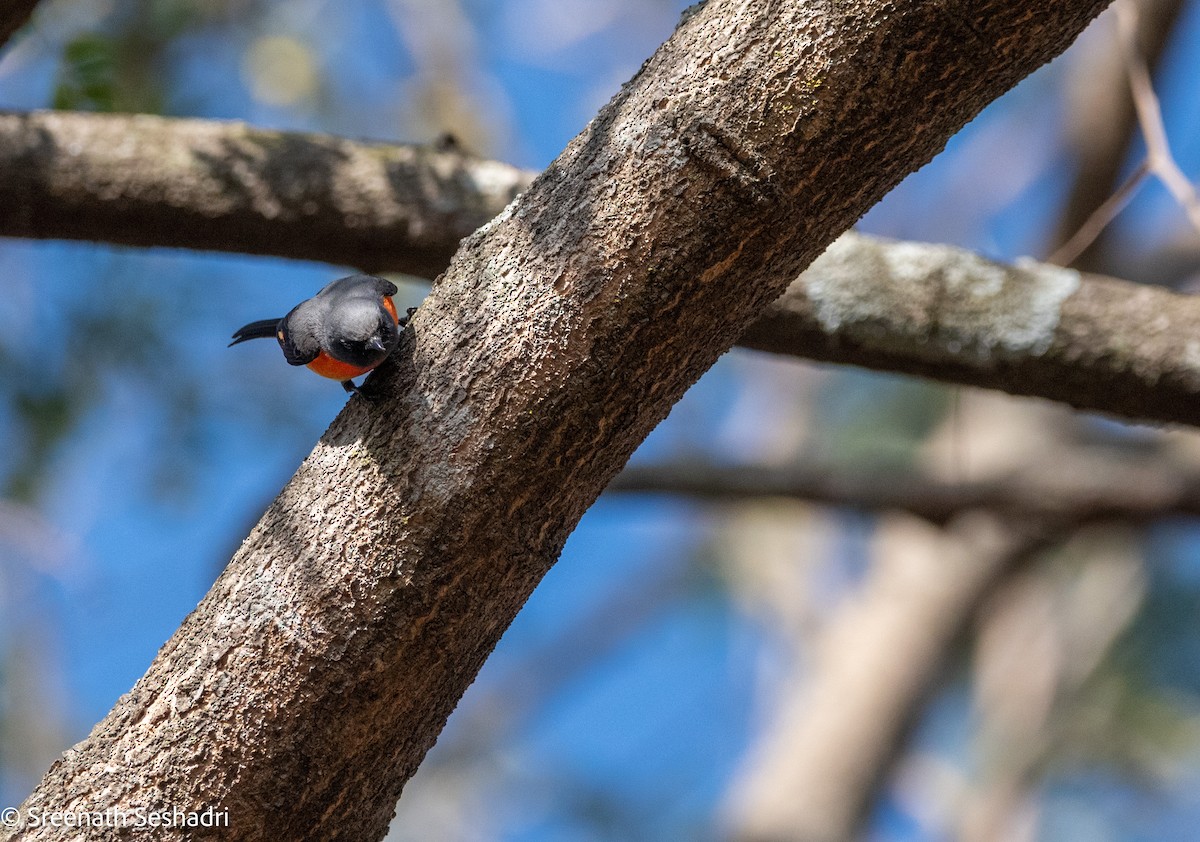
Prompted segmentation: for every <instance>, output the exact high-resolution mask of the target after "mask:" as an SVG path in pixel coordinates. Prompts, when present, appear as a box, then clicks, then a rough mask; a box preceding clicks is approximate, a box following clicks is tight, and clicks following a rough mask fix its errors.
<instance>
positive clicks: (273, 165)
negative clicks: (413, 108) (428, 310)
mask: <svg viewBox="0 0 1200 842" xmlns="http://www.w3.org/2000/svg"><path fill="white" fill-rule="evenodd" d="M149 162H152V164H151V165H148V163H149ZM531 179H532V176H531V175H530V174H529V173H526V172H525V171H523V170H519V169H517V168H516V167H511V166H508V165H507V164H501V163H497V162H494V161H484V160H480V159H476V158H472V157H471V156H468V155H465V154H463V153H462V152H461V151H458V150H454V149H446V150H438V149H433V148H428V147H419V146H398V145H391V144H368V143H355V142H352V141H348V140H343V139H341V138H334V137H328V136H324V135H316V134H299V133H293V132H277V131H268V130H265V129H256V128H251V127H249V126H247V125H245V124H243V123H219V122H215V121H212V120H178V119H164V118H161V117H152V116H147V115H116V116H114V115H96V114H72V113H69V112H33V113H25V114H17V113H12V114H0V183H3V184H4V186H5V196H6V199H5V201H4V202H2V203H0V232H3V233H4V234H5V235H7V236H16V237H34V238H41V239H44V238H64V239H82V240H104V241H106V242H110V243H118V244H121V245H131V246H163V245H171V246H179V247H183V248H194V249H216V250H219V251H239V252H245V253H248V254H286V255H288V256H289V257H298V258H305V259H310V260H324V261H328V262H330V263H345V264H350V265H352V266H356V267H358V268H360V269H363V270H366V271H379V270H383V269H392V268H400V269H402V270H403V271H405V272H409V273H411V274H414V275H420V276H424V277H430V278H432V277H434V276H435V275H436V274H437V273H438V272H441V271H442V270H443V269H445V268H446V266H447V264H449V262H450V257H451V256H452V255H453V254H454V251H455V249H456V248H457V247H458V242H459V241H460V240H461V239H462V238H463V237H465V236H467V235H468V234H470V233H471V232H472V231H474V230H475V229H476V228H478V227H479V226H480V225H482V224H483V223H485V222H487V221H488V220H489V219H491V218H492V217H494V216H495V215H496V214H498V213H499V212H500V211H501V210H503V208H504V206H505V205H507V204H508V203H509V202H510V201H511V200H512V199H513V197H514V196H516V195H517V193H519V192H520V191H521V190H523V189H524V188H525V187H527V186H528V185H529V182H530V180H531Z"/></svg>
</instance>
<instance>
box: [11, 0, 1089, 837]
mask: <svg viewBox="0 0 1200 842" xmlns="http://www.w3.org/2000/svg"><path fill="white" fill-rule="evenodd" d="M1104 5H1105V3H1104V2H1100V0H1063V2H1060V3H1055V4H1051V5H1045V4H1036V5H1034V4H1030V3H1028V2H1018V0H980V2H977V3H975V4H973V6H972V9H971V15H970V17H969V19H966V18H963V17H962V16H961V15H960V13H959V11H958V10H957V8H955V7H951V6H946V5H943V4H934V3H920V2H904V3H886V4H885V3H878V2H874V0H845V2H841V3H838V4H821V3H815V4H814V3H798V2H784V3H780V2H777V1H776V0H743V2H737V3H734V2H726V1H725V0H709V2H707V3H705V4H703V5H701V6H699V8H698V9H696V11H695V12H694V13H693V14H692V15H691V16H690V17H689V18H688V19H687V21H686V23H684V24H682V25H681V26H680V28H679V29H678V30H677V31H676V33H675V34H674V35H673V36H672V38H671V39H670V40H669V41H668V42H667V43H666V44H665V45H664V46H663V47H662V48H660V49H659V51H658V52H657V53H656V54H655V55H654V56H653V57H652V58H651V59H650V60H649V61H647V62H646V64H645V65H643V67H642V68H641V70H640V71H639V72H638V75H637V76H636V77H635V78H634V79H633V80H632V81H631V82H629V83H628V84H626V85H625V86H624V87H623V88H622V89H621V91H620V93H619V94H618V95H617V96H616V97H615V98H614V100H613V101H612V102H611V103H609V105H607V106H606V107H605V108H604V109H603V110H602V111H601V112H600V114H599V115H598V116H597V117H596V119H595V120H593V121H592V122H591V123H590V124H589V125H588V127H587V129H586V130H585V131H584V133H583V134H581V135H580V136H579V137H578V138H576V139H575V140H574V141H572V142H571V144H570V145H569V146H568V147H567V149H566V151H565V152H564V153H563V154H562V155H561V156H560V157H559V158H558V159H557V160H556V161H555V162H554V163H553V164H552V165H551V166H550V168H549V169H548V170H547V171H546V172H545V173H543V174H542V175H541V176H540V177H539V178H538V179H537V180H536V181H535V183H534V184H533V185H532V186H531V187H530V188H529V190H528V191H526V193H525V194H524V195H523V196H522V197H521V199H520V200H518V201H517V202H516V203H515V204H514V205H512V206H511V207H510V209H509V211H508V212H506V213H504V214H501V216H500V217H499V218H498V219H496V220H494V221H493V222H492V223H490V224H489V225H487V226H486V227H485V228H484V229H482V230H481V231H480V232H478V233H477V234H476V235H473V236H471V237H469V238H468V239H467V240H466V241H464V243H463V245H462V247H461V248H460V250H459V251H458V252H457V254H456V256H455V258H454V261H453V263H452V265H451V267H450V268H449V270H447V272H446V273H445V274H444V276H443V277H442V279H441V281H440V282H439V283H437V284H435V285H434V288H433V291H432V292H431V294H430V296H429V297H428V298H427V299H426V302H425V304H424V305H423V306H422V307H421V308H420V310H419V311H418V313H417V315H416V316H415V318H414V319H413V321H412V322H411V323H410V324H409V327H408V329H407V330H406V331H405V334H404V338H403V341H402V344H401V346H400V347H399V349H398V350H397V352H396V353H395V354H393V355H392V357H391V358H389V361H388V363H387V364H385V366H383V367H381V368H380V370H379V371H378V372H377V374H376V375H375V376H374V377H373V378H372V384H373V386H374V387H375V388H376V389H377V390H378V392H379V396H380V399H379V400H378V401H377V402H375V403H368V402H366V401H364V400H361V399H358V398H354V399H351V401H350V403H349V405H348V406H347V407H346V409H345V410H344V411H343V412H342V413H341V415H339V416H338V418H337V419H336V420H335V421H334V423H333V425H332V426H331V427H330V429H329V430H328V431H327V432H326V434H325V436H324V437H323V438H322V440H321V442H320V443H319V444H318V446H317V447H316V448H315V449H314V451H313V452H312V454H310V456H309V457H308V458H307V459H306V460H305V462H304V464H302V465H301V466H300V468H299V469H298V470H297V472H296V474H295V476H294V477H293V478H292V480H291V481H290V482H289V483H288V485H287V486H286V487H285V488H284V489H283V491H282V492H281V493H280V495H279V497H278V498H277V499H276V500H275V502H274V503H272V505H271V506H270V508H269V509H268V510H267V512H266V513H265V514H264V515H263V518H262V520H261V521H260V522H259V524H258V525H257V526H256V527H255V529H254V530H253V532H252V533H251V534H250V535H249V536H248V537H247V539H246V541H245V542H244V543H243V544H242V546H241V548H240V549H239V551H238V552H237V554H236V555H235V556H234V558H233V559H232V560H231V561H230V562H229V565H228V566H227V567H226V568H225V570H224V572H223V573H222V575H221V576H220V578H219V579H218V580H217V582H216V583H215V584H214V586H213V588H212V590H211V591H210V592H209V594H208V595H207V596H206V597H205V599H204V600H203V601H202V602H201V604H200V605H199V606H198V607H197V609H196V610H195V611H194V612H193V613H192V614H191V615H190V616H189V617H188V618H187V620H185V622H184V624H183V626H182V627H181V628H180V629H179V631H178V632H177V633H176V634H175V635H174V636H173V637H172V638H171V640H169V641H168V642H167V643H166V644H165V645H164V646H163V648H162V649H161V650H160V652H159V653H158V656H157V657H156V658H155V660H154V662H153V664H152V665H151V666H150V668H149V670H148V671H147V673H146V675H145V676H144V677H143V678H142V679H141V680H140V681H139V682H138V683H137V685H136V686H135V687H134V688H133V690H132V691H131V692H130V693H129V694H127V695H126V696H124V697H123V698H122V699H121V700H120V701H119V702H118V703H117V705H116V707H114V709H113V711H112V712H111V713H110V714H109V715H108V716H107V717H106V718H105V719H104V720H103V721H102V722H101V723H99V724H98V725H97V726H96V728H95V729H94V730H93V732H92V733H91V735H90V736H89V737H88V738H87V739H86V740H84V741H83V742H82V743H80V744H79V745H77V746H76V747H75V748H73V749H71V750H70V751H68V752H67V753H66V755H64V757H63V758H62V760H60V761H59V762H58V763H57V764H55V766H53V767H52V768H51V770H50V771H49V772H48V773H47V776H46V777H45V779H43V781H42V783H41V784H40V785H39V787H38V788H37V790H36V791H35V792H34V793H33V795H31V796H30V798H29V800H28V801H27V802H26V805H25V806H26V809H25V810H24V811H23V813H24V814H25V815H28V814H29V808H32V807H38V808H42V809H55V810H81V809H90V810H97V811H98V810H104V809H107V808H114V807H119V808H122V809H130V808H132V807H134V806H135V805H140V806H145V807H147V808H152V809H169V808H170V807H171V806H178V805H185V806H186V807H188V808H192V809H197V808H201V807H203V806H205V805H213V806H217V807H224V808H226V809H228V810H229V814H230V826H229V828H222V829H221V832H220V834H219V835H220V838H222V839H225V840H259V839H291V840H306V839H313V840H317V839H361V840H370V839H377V838H380V837H382V836H383V834H384V833H385V832H386V829H387V826H388V820H389V818H390V816H391V815H392V811H393V807H394V804H395V802H396V799H397V797H398V795H399V793H400V790H401V789H402V787H403V784H404V782H405V781H406V780H408V778H409V777H410V776H411V775H412V773H413V772H414V770H415V769H416V767H417V765H418V764H419V763H420V761H421V759H422V757H424V755H425V752H426V751H427V750H428V748H429V746H430V745H431V744H432V743H433V741H434V740H435V739H436V737H437V734H438V733H439V732H440V730H441V729H442V726H443V725H444V723H445V721H446V718H447V717H448V716H449V714H450V712H451V711H452V710H453V708H454V706H455V705H456V704H457V702H458V699H459V698H460V697H461V695H462V693H463V691H464V690H465V689H466V688H467V686H468V685H469V684H470V683H471V681H472V680H473V679H474V677H475V675H476V673H477V671H478V670H479V668H480V666H481V665H482V663H483V661H484V659H485V658H486V657H487V655H488V654H489V653H490V652H491V650H492V648H493V647H494V646H495V644H496V641H497V640H498V639H499V637H500V635H501V634H502V633H503V631H504V629H505V628H507V626H508V624H509V623H510V622H511V621H512V619H513V617H514V616H515V614H516V612H517V611H518V610H519V609H520V607H521V605H522V604H523V603H524V601H525V600H526V598H527V597H528V596H529V594H530V592H531V591H532V590H533V588H534V587H535V586H536V585H537V583H538V581H539V580H540V579H541V577H542V576H543V575H544V574H545V572H546V571H547V570H548V569H549V568H550V566H551V565H552V564H553V563H554V561H555V560H556V558H557V557H558V554H559V552H560V551H561V548H562V546H563V544H564V542H565V541H566V538H567V535H568V534H569V533H570V532H571V530H572V529H573V528H574V527H575V525H576V523H577V522H578V520H579V518H580V517H581V516H582V514H583V512H584V511H585V510H586V509H587V508H588V507H589V506H590V505H591V504H592V502H594V500H595V499H596V498H597V497H598V496H599V494H600V492H601V491H602V490H603V488H604V486H605V485H607V484H608V483H609V481H610V480H611V479H612V478H613V477H614V476H615V475H616V474H617V472H618V471H619V470H620V469H621V467H622V466H623V465H624V464H625V462H626V461H627V460H628V458H629V456H630V455H631V454H632V452H633V451H634V449H635V448H636V447H637V446H638V445H639V444H640V443H641V442H642V440H643V439H644V438H645V437H646V435H647V434H648V433H649V432H650V431H651V430H652V429H653V428H654V426H655V425H656V424H658V422H659V421H661V420H662V419H663V418H664V417H665V416H666V414H667V413H668V412H669V410H670V408H671V406H672V405H673V404H674V403H675V402H676V401H677V400H678V399H679V398H680V397H681V396H682V395H683V394H684V392H685V391H686V390H687V389H688V388H689V387H690V386H691V385H692V384H693V383H694V382H695V381H696V379H697V378H699V377H700V375H701V374H703V372H704V371H706V370H707V369H708V368H709V367H710V366H711V365H712V364H713V363H714V362H715V361H716V360H717V358H718V357H719V356H720V355H721V354H722V353H724V352H725V351H727V350H728V349H729V348H730V347H731V346H732V345H733V343H734V341H735V340H736V339H737V337H738V336H739V335H741V333H742V332H743V331H744V330H745V329H746V328H747V327H748V325H749V324H750V322H751V321H752V320H753V319H754V318H755V316H756V315H757V314H758V313H759V312H760V311H761V310H762V308H764V307H766V306H767V305H768V304H769V303H770V302H771V301H773V300H774V299H776V298H778V297H779V295H780V294H781V293H782V292H783V291H784V289H785V288H786V286H787V283H788V282H789V280H790V279H791V278H794V277H795V276H796V275H798V274H799V272H800V271H801V270H802V269H803V268H804V267H805V266H806V265H807V263H808V262H809V261H811V260H812V259H813V258H814V257H816V256H817V255H818V254H819V253H820V252H821V250H822V249H823V248H824V247H825V246H826V245H827V244H828V243H830V242H831V241H832V240H833V239H834V238H835V237H836V236H837V235H838V234H839V233H840V232H842V231H844V230H845V229H846V228H848V227H849V226H850V224H851V223H853V221H854V220H855V219H857V218H858V217H859V216H860V215H861V214H862V213H863V212H864V211H865V210H866V209H867V208H869V207H870V206H871V205H873V204H874V203H875V202H876V201H878V200H879V199H880V198H881V197H882V196H883V195H884V194H885V193H887V192H888V191H889V190H890V189H891V188H892V187H894V186H895V185H896V184H897V183H898V182H899V181H900V180H901V179H902V178H904V177H905V176H906V175H907V174H908V173H909V172H911V171H912V170H914V169H915V168H917V167H918V166H920V165H922V164H923V163H925V162H926V161H928V160H929V159H930V158H931V157H932V156H933V155H934V154H936V153H937V152H938V151H939V150H940V149H941V148H942V147H943V145H944V144H945V142H946V140H947V138H949V137H950V135H951V134H953V133H954V132H955V131H957V130H958V129H959V128H961V127H962V125H963V124H964V123H965V122H966V121H967V120H969V119H971V118H972V117H974V116H975V115H976V114H977V113H978V112H979V111H980V110H981V109H982V108H983V107H984V106H985V105H986V104H987V103H988V102H989V101H991V100H992V99H994V98H995V97H997V96H999V95H1000V94H1001V93H1002V92H1004V91H1005V90H1007V89H1009V88H1010V87H1012V86H1013V85H1014V84H1016V82H1017V81H1019V79H1020V78H1021V77H1023V76H1024V75H1026V74H1028V73H1029V72H1031V71H1032V70H1033V69H1034V68H1036V67H1038V66H1039V65H1041V64H1042V63H1044V62H1046V61H1048V60H1049V59H1050V58H1052V57H1053V56H1055V55H1057V54H1058V53H1059V52H1061V51H1062V50H1063V49H1065V48H1066V47H1067V45H1068V44H1070V42H1071V41H1072V40H1073V39H1074V38H1075V36H1076V35H1077V34H1078V33H1079V32H1080V31H1081V30H1082V29H1083V28H1084V27H1085V26H1086V25H1087V23H1088V22H1089V21H1090V20H1091V19H1092V18H1093V17H1094V16H1095V15H1096V14H1097V13H1098V12H1099V11H1100V9H1102V8H1103V7H1104ZM699 57H702V58H703V60H698V58H699ZM879 68H888V70H889V72H887V73H880V72H879ZM235 154H236V150H235ZM217 163H219V162H214V165H216V164H217ZM630 586H631V587H636V583H630ZM15 835H16V836H17V837H18V838H26V839H29V838H37V839H39V840H44V839H62V838H71V839H78V838H80V836H81V834H80V833H79V832H78V830H77V829H75V828H70V829H67V830H63V831H62V832H58V833H54V832H53V831H50V832H47V829H45V828H43V829H40V830H38V829H28V830H17V831H16V832H15ZM82 835H85V836H86V835H87V833H86V832H85V833H84V834H82ZM92 835H93V836H94V837H96V836H101V835H107V834H106V833H105V834H92ZM184 836H185V832H183V831H179V830H176V829H168V830H165V831H164V829H162V828H156V829H149V828H146V829H136V828H127V829H126V833H125V834H124V835H123V838H126V839H129V840H142V839H155V840H158V839H168V840H170V839H180V838H184ZM186 837H187V838H196V834H195V833H193V832H191V831H187V832H186Z"/></svg>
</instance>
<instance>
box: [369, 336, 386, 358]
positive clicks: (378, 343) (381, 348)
mask: <svg viewBox="0 0 1200 842" xmlns="http://www.w3.org/2000/svg"><path fill="white" fill-rule="evenodd" d="M367 347H368V348H370V349H371V350H372V351H378V352H379V353H381V354H382V353H384V352H386V351H387V346H386V345H384V344H383V341H382V340H381V339H380V338H379V337H378V336H372V337H371V339H370V341H368V342H367Z"/></svg>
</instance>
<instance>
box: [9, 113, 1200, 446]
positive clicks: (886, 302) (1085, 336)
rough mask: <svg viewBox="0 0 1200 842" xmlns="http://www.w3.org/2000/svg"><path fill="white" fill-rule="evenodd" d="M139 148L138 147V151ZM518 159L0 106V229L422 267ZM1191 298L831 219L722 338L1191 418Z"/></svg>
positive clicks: (1139, 414) (1198, 385)
mask: <svg viewBox="0 0 1200 842" xmlns="http://www.w3.org/2000/svg"><path fill="white" fill-rule="evenodd" d="M148 162H153V163H152V164H150V163H148ZM532 178H533V175H532V174H531V173H528V172H526V171H522V170H518V169H516V168H514V167H510V166H508V165H506V164H501V163H496V162H490V161H481V160H477V159H473V158H470V157H466V156H463V155H461V154H460V153H457V152H438V151H434V150H431V149H428V148H423V147H408V146H386V145H379V146H375V145H367V144H358V143H351V142H349V141H344V140H339V139H336V138H330V137H324V136H320V135H303V134H288V133H279V132H263V131H259V130H256V129H251V128H249V127H246V126H244V125H242V124H238V123H216V122H212V121H204V120H168V119H161V118H156V117H128V116H99V115H91V114H65V113H63V114H55V113H33V114H9V115H0V182H3V183H5V184H6V185H7V186H8V190H9V194H10V196H12V200H11V201H8V202H4V203H0V234H3V235H6V236H29V237H51V238H63V237H69V238H85V239H91V238H94V239H101V240H105V241H107V242H116V243H125V244H134V245H137V244H140V245H157V246H176V247H186V248H220V249H222V250H226V251H230V250H242V251H247V252H252V253H259V254H274V255H280V256H286V257H308V258H312V259H320V260H326V261H329V262H333V263H341V264H347V265H352V266H356V267H358V268H367V269H374V270H392V271H400V272H406V273H409V274H413V275H423V276H426V277H432V276H434V275H436V274H438V273H439V272H441V271H442V270H443V269H445V267H446V263H447V261H448V259H449V255H450V254H451V253H452V252H453V251H454V249H455V247H456V246H457V244H458V242H459V240H460V239H461V238H462V237H464V236H465V235H466V234H468V233H470V232H471V231H473V230H474V229H475V228H477V227H478V226H480V225H483V224H484V223H485V222H487V221H488V220H489V219H491V218H492V216H494V215H495V214H496V213H498V212H499V211H500V210H501V209H502V208H503V207H504V205H505V204H506V203H507V202H508V201H509V199H510V198H511V197H512V196H513V195H515V194H516V193H517V192H518V191H520V190H522V189H523V188H524V187H525V186H527V184H528V183H529V182H530V181H531V180H532ZM1186 336H1200V301H1197V300H1196V299H1195V298H1192V297H1187V296H1181V295H1177V294H1174V293H1171V292H1169V291H1166V290H1162V289H1157V288H1151V287H1145V286H1140V285H1135V284H1130V283H1126V282H1123V281H1119V280H1116V279H1113V278H1105V277H1101V276H1092V275H1077V274H1075V273H1073V272H1068V271H1064V270H1060V269H1058V268H1057V267H1053V266H1048V265H1040V264H1034V263H1026V264H1021V265H1020V266H1016V267H1013V266H1004V265H1000V264H995V263H992V262H990V261H986V260H982V259H980V258H978V257H976V256H975V255H973V254H971V253H970V252H967V251H964V250H961V249H952V248H948V247H944V246H936V245H922V244H912V243H890V244H889V243H884V242H882V241H878V240H874V239H871V238H867V237H862V236H855V235H847V237H844V238H843V239H842V240H840V241H839V242H838V244H837V245H836V246H834V247H833V248H832V249H831V250H830V253H829V254H827V255H826V256H825V257H824V258H822V259H821V261H820V262H819V263H818V264H817V265H816V266H814V267H813V268H812V269H811V270H809V271H808V272H806V273H805V274H804V275H802V276H801V277H800V279H799V280H798V281H796V282H795V283H794V284H792V286H791V288H790V289H789V290H788V292H787V294H786V295H785V296H784V297H783V298H782V299H780V300H779V301H777V302H775V303H774V304H772V305H771V307H770V309H769V310H767V311H766V312H765V314H764V316H763V318H761V319H760V320H759V321H758V322H757V323H756V324H754V325H753V326H752V327H751V328H750V330H749V331H748V332H747V333H746V334H745V336H743V337H742V338H741V339H740V340H739V344H741V345H743V346H746V347H751V348H757V349H760V350H767V351H772V352H775V353H782V354H790V355H793V356H799V357H806V358H811V359H816V360H824V361H829V362H838V363H848V364H853V365H860V366H865V367H868V368H880V369H884V370H888V371H897V372H902V373H906V374H915V375H921V376H926V377H932V378H935V379H939V380H945V381H949V382H960V383H965V384H969V385H975V386H982V387H985V388H993V389H1001V390H1004V391H1007V392H1011V393H1012V394H1017V395H1029V396H1034V397H1043V398H1048V399H1051V400H1059V401H1065V402H1067V403H1070V404H1071V405H1073V406H1076V407H1078V408H1081V409H1090V410H1096V411H1100V412H1106V413H1110V414H1114V415H1122V416H1125V417H1127V418H1132V419H1135V420H1147V421H1155V422H1175V423H1184V424H1197V423H1200V400H1198V399H1197V396H1198V393H1200V354H1197V353H1195V352H1193V351H1192V350H1190V347H1191V346H1189V345H1188V343H1186V342H1180V341H1179V337H1186Z"/></svg>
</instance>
